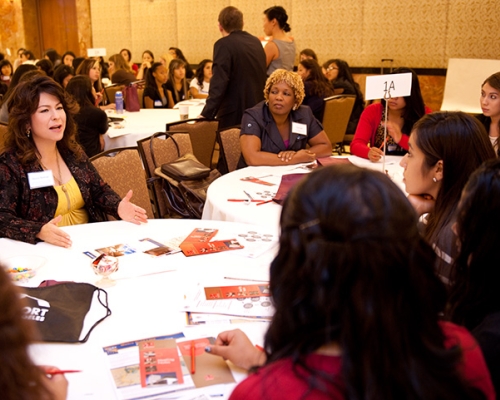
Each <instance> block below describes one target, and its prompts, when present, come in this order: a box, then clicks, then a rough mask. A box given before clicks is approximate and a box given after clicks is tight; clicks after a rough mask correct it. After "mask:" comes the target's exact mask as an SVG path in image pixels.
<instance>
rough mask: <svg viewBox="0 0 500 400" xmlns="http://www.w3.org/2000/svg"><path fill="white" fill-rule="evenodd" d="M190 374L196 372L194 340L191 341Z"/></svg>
mask: <svg viewBox="0 0 500 400" xmlns="http://www.w3.org/2000/svg"><path fill="white" fill-rule="evenodd" d="M191 374H196V347H195V345H194V340H193V341H192V342H191Z"/></svg>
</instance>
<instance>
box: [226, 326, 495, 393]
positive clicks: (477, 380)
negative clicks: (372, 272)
mask: <svg viewBox="0 0 500 400" xmlns="http://www.w3.org/2000/svg"><path fill="white" fill-rule="evenodd" d="M441 326H442V328H443V331H444V334H445V343H444V345H445V347H446V348H450V347H453V346H455V345H459V346H460V347H461V348H462V351H463V362H462V363H461V364H460V366H459V368H460V369H461V371H462V372H463V374H464V376H465V378H466V379H467V381H469V383H470V384H471V385H472V386H473V387H475V388H477V389H479V390H480V391H481V392H483V393H484V395H485V398H486V399H488V400H494V399H495V398H496V397H495V390H494V389H493V384H492V382H491V378H490V373H489V372H488V369H487V367H486V363H485V361H484V358H483V354H482V353H481V350H480V348H479V346H478V344H477V343H476V341H475V340H474V338H473V337H472V335H471V334H470V333H469V332H468V331H467V329H465V328H463V327H460V326H457V325H454V324H452V323H450V322H443V323H441ZM306 364H307V365H308V366H309V367H310V368H312V369H314V370H316V371H322V372H324V373H325V374H327V375H330V376H332V377H333V376H338V377H340V373H341V364H342V362H341V357H339V356H336V357H334V356H326V355H321V354H314V353H313V354H310V355H308V356H307V358H306ZM395 368H397V366H395ZM297 374H305V371H304V370H303V369H302V368H301V367H300V368H296V370H295V371H294V369H293V364H292V360H291V359H284V360H280V361H276V362H274V363H272V364H270V365H267V366H266V367H263V368H261V369H259V370H258V371H257V372H256V373H254V374H252V375H250V376H249V377H248V378H247V379H245V380H244V381H243V382H241V383H240V384H239V385H238V386H237V387H236V388H235V389H234V391H233V393H232V394H231V397H230V400H239V399H249V400H259V399H273V400H274V399H287V400H295V399H297V400H299V399H304V398H310V399H315V400H323V399H325V400H327V399H330V400H331V399H338V400H341V399H344V398H345V397H344V395H345V393H344V390H343V387H342V381H341V379H340V378H339V379H338V382H337V385H334V384H332V383H322V384H323V386H324V388H325V389H326V390H324V391H321V390H318V389H313V390H311V389H310V388H309V385H308V382H307V381H306V380H305V379H303V378H301V377H299V376H297ZM322 382H323V381H322ZM306 393H307V396H305V395H306Z"/></svg>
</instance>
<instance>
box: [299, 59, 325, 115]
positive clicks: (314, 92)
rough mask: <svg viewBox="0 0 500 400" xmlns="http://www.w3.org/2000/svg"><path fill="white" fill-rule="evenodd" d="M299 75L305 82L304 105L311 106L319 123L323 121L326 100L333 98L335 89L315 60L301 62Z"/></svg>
mask: <svg viewBox="0 0 500 400" xmlns="http://www.w3.org/2000/svg"><path fill="white" fill-rule="evenodd" d="M297 73H298V74H299V75H300V77H301V78H302V80H303V81H304V91H305V94H306V97H304V101H303V102H302V104H303V105H305V106H309V107H310V108H311V110H312V112H313V114H314V116H315V117H316V119H317V120H318V121H323V113H324V111H325V101H324V99H325V98H327V97H330V96H333V88H332V86H331V85H330V83H329V82H328V80H327V79H326V78H325V76H324V75H323V73H322V72H321V67H320V66H319V64H318V63H317V62H316V61H315V60H313V59H306V60H302V61H300V62H299V67H298V70H297Z"/></svg>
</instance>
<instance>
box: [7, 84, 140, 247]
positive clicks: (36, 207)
mask: <svg viewBox="0 0 500 400" xmlns="http://www.w3.org/2000/svg"><path fill="white" fill-rule="evenodd" d="M8 108H9V126H8V131H7V133H6V136H5V148H6V150H5V152H4V153H3V154H2V155H1V156H0V188H1V189H0V237H6V238H10V239H15V240H21V241H24V242H28V243H36V242H37V241H45V242H48V243H51V244H54V245H57V246H61V247H70V246H71V239H70V237H69V235H68V234H67V233H66V232H64V231H63V230H62V229H60V228H59V227H60V226H65V225H75V224H81V223H86V222H97V221H105V220H106V214H110V215H112V216H114V217H115V218H121V219H123V220H126V221H130V222H133V223H137V224H139V223H140V222H147V219H146V212H145V210H144V209H142V208H140V207H138V206H136V205H134V204H133V203H131V202H130V198H131V197H132V191H129V193H128V194H127V195H126V196H125V197H124V198H123V199H120V197H119V196H118V195H117V194H116V193H115V192H114V191H113V190H112V189H111V188H110V187H109V185H108V184H106V183H105V182H104V181H103V180H102V178H101V177H100V176H99V174H98V172H97V171H96V170H95V168H94V167H93V166H92V164H91V163H90V162H89V161H88V158H87V156H86V155H85V153H84V152H83V150H82V149H81V147H80V146H78V144H77V143H76V141H75V134H76V125H75V123H74V121H73V118H72V115H73V114H75V112H77V111H78V106H77V105H76V104H75V103H74V101H73V100H71V99H70V98H69V96H68V95H66V94H65V93H64V90H63V89H62V87H61V86H60V85H58V84H57V83H56V82H54V81H53V80H52V79H50V78H48V77H45V76H36V77H34V78H33V79H31V80H28V81H26V82H23V83H22V84H20V85H19V86H18V87H16V89H15V91H14V92H13V94H12V96H11V98H10V100H9V103H8Z"/></svg>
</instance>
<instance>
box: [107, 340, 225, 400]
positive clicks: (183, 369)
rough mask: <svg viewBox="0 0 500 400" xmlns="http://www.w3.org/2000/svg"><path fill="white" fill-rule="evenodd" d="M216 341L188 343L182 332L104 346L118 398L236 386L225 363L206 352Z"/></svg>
mask: <svg viewBox="0 0 500 400" xmlns="http://www.w3.org/2000/svg"><path fill="white" fill-rule="evenodd" d="M214 340H215V339H214V338H211V337H210V338H197V339H190V340H187V339H185V338H184V334H183V333H176V334H172V335H167V336H160V337H154V338H146V339H141V340H137V341H132V342H127V343H120V344H116V345H112V346H107V347H104V348H103V350H104V352H105V353H106V354H107V356H108V361H109V365H110V369H111V374H112V376H113V381H114V385H115V388H116V393H117V397H118V398H119V399H123V400H128V399H143V398H152V397H154V398H157V397H156V396H157V395H161V394H167V393H173V392H178V391H184V390H188V389H193V388H205V387H207V386H211V385H218V384H226V383H234V382H235V380H234V378H233V375H232V373H231V370H230V369H229V367H228V366H227V364H226V362H225V361H224V360H223V359H222V358H220V357H214V356H211V355H210V354H207V353H206V352H205V347H206V346H207V345H208V344H213V343H214Z"/></svg>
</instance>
